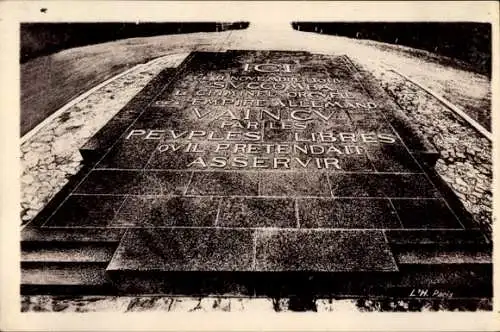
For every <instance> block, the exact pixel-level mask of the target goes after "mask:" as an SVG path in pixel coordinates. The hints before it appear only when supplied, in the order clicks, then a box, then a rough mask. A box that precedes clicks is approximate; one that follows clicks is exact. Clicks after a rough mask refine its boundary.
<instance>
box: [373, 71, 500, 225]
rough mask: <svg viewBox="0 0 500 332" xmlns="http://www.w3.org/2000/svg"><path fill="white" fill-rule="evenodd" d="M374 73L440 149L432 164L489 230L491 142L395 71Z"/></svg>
mask: <svg viewBox="0 0 500 332" xmlns="http://www.w3.org/2000/svg"><path fill="white" fill-rule="evenodd" d="M374 75H375V76H376V77H377V78H378V79H380V81H381V83H382V86H383V87H384V88H385V89H386V90H387V91H388V92H389V93H390V94H391V95H392V96H393V97H394V98H395V99H396V101H397V102H398V104H399V105H400V106H401V107H402V108H403V109H404V111H405V114H406V115H407V116H408V117H409V118H410V120H412V122H413V123H414V124H415V125H416V126H417V127H418V129H419V131H420V132H421V133H422V134H423V135H424V136H425V137H427V139H428V140H429V141H430V142H431V143H432V144H433V145H434V146H435V147H436V149H437V150H438V151H439V153H440V158H439V159H438V161H437V163H436V166H435V169H436V171H437V172H438V174H439V175H440V176H441V177H442V179H443V180H445V181H446V182H447V184H448V185H449V186H450V187H451V188H452V189H453V191H454V192H455V194H456V195H457V196H458V197H459V198H460V200H461V202H462V204H463V205H464V207H465V208H466V209H467V211H468V212H469V213H471V214H472V216H473V217H474V219H475V220H476V222H478V223H479V224H480V225H482V226H483V227H484V228H485V229H489V230H491V222H492V204H493V200H492V191H491V188H492V187H491V185H492V145H491V142H490V141H489V140H488V139H486V138H485V137H483V136H482V135H481V134H480V133H478V132H477V131H476V130H475V129H473V128H472V127H471V126H470V125H469V124H468V123H466V122H465V121H464V120H463V119H461V118H460V117H459V116H458V115H455V113H454V112H453V111H451V110H449V109H448V108H446V107H445V106H444V105H443V104H441V103H440V102H439V101H438V100H436V99H435V98H434V97H432V96H431V95H429V94H428V93H426V92H425V91H423V90H422V89H420V88H419V87H417V86H415V85H414V84H413V83H411V82H408V81H407V80H406V79H404V78H402V77H401V76H399V75H397V74H396V73H393V72H390V71H382V70H380V71H378V72H377V71H375V72H374ZM452 102H453V101H452Z"/></svg>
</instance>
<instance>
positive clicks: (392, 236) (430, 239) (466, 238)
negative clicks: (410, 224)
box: [385, 229, 491, 246]
mask: <svg viewBox="0 0 500 332" xmlns="http://www.w3.org/2000/svg"><path fill="white" fill-rule="evenodd" d="M385 235H386V237H387V241H388V242H389V244H391V245H396V246H422V245H453V246H458V245H459V246H467V245H483V246H488V245H490V244H491V240H490V239H489V238H488V237H487V236H485V234H484V233H483V232H481V231H480V230H428V229H422V230H386V231H385Z"/></svg>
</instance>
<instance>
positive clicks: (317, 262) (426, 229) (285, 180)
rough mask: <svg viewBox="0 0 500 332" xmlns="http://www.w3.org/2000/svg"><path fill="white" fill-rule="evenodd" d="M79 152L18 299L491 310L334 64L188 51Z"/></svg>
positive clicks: (389, 140)
mask: <svg viewBox="0 0 500 332" xmlns="http://www.w3.org/2000/svg"><path fill="white" fill-rule="evenodd" d="M221 96H223V97H224V98H221ZM227 96H231V97H227ZM81 153H82V156H83V158H84V167H83V169H82V170H81V171H80V172H79V173H78V174H77V175H76V176H75V177H74V178H73V179H72V180H71V181H70V183H69V184H68V185H67V186H66V187H65V188H63V190H62V191H61V192H60V193H59V194H58V195H57V196H56V197H55V198H54V199H53V200H52V201H51V202H50V203H49V205H48V206H47V207H46V208H45V209H44V210H43V211H42V212H41V213H40V214H39V215H38V216H37V217H36V218H35V219H34V220H33V221H32V222H31V223H30V224H29V225H27V226H26V227H25V228H24V229H23V231H22V243H21V247H22V262H21V267H22V285H21V292H22V293H23V294H129V295H130V294H175V295H190V296H192V295H213V294H220V295H235V296H236V295H237V296H291V295H294V296H303V297H315V296H320V297H324V296H332V297H359V296H377V297H379V296H388V297H423V298H425V297H448V298H455V297H464V298H470V297H490V296H491V295H492V264H491V241H490V239H489V238H488V236H487V235H486V234H484V233H483V232H482V230H481V229H480V228H479V227H478V226H477V225H476V224H475V223H474V221H473V220H472V218H471V217H470V216H469V215H468V214H467V212H466V211H465V209H464V208H463V206H461V204H460V202H459V200H458V199H457V198H456V197H455V196H454V194H453V193H452V192H451V191H450V190H449V189H448V188H447V186H446V185H445V184H444V183H443V182H442V181H440V179H439V177H438V176H437V175H436V173H435V172H434V170H433V165H434V163H435V161H436V158H437V157H436V152H435V150H434V149H433V148H432V146H431V145H430V144H429V143H428V142H427V141H426V140H424V139H422V137H420V136H419V135H418V134H417V133H416V132H415V130H414V129H413V128H412V126H411V125H410V124H409V121H407V119H406V118H405V116H404V114H403V113H402V111H401V110H400V109H399V107H398V106H397V105H396V104H394V102H392V100H391V99H390V98H389V97H388V96H387V95H386V94H385V93H384V91H383V90H382V89H381V88H380V87H378V86H377V85H376V84H375V83H374V80H373V79H372V78H371V76H370V74H369V73H367V72H365V71H364V70H363V69H362V68H360V67H359V66H357V65H356V64H354V63H353V62H352V61H351V60H350V59H349V58H347V57H345V56H340V57H330V56H325V55H314V54H309V53H307V52H277V51H228V52H224V53H210V52H194V53H192V54H191V55H190V56H189V57H188V58H186V60H184V62H183V63H182V64H181V65H180V66H179V67H178V68H177V69H175V70H172V69H170V70H167V71H165V72H163V73H162V74H160V75H159V76H158V77H157V78H156V79H154V80H153V81H152V82H151V83H150V84H149V85H148V86H147V87H146V88H145V89H144V90H143V91H142V92H141V93H139V94H138V95H137V96H136V97H135V98H134V99H133V100H132V101H131V102H130V103H129V104H128V105H127V106H125V107H124V108H123V109H122V110H121V111H120V112H119V113H118V114H117V115H116V116H115V117H114V118H113V119H112V120H111V121H110V122H108V124H107V125H106V126H105V127H104V128H102V129H101V130H100V131H99V132H98V133H97V134H96V135H95V136H94V137H93V138H92V139H91V140H90V141H89V142H88V143H87V144H86V145H85V146H84V147H82V149H81Z"/></svg>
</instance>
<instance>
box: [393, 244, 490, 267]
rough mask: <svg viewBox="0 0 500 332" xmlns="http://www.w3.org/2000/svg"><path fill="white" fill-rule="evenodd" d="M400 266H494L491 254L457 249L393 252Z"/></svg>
mask: <svg viewBox="0 0 500 332" xmlns="http://www.w3.org/2000/svg"><path fill="white" fill-rule="evenodd" d="M393 253H394V256H395V258H396V262H397V263H398V265H400V264H492V257H491V252H487V251H478V250H464V249H462V248H456V249H445V250H439V249H430V250H429V249H424V248H420V249H416V250H411V249H406V250H404V249H403V250H399V251H397V252H393Z"/></svg>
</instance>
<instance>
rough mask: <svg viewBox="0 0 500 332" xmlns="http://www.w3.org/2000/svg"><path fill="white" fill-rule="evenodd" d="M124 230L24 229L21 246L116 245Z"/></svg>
mask: <svg viewBox="0 0 500 332" xmlns="http://www.w3.org/2000/svg"><path fill="white" fill-rule="evenodd" d="M124 233H125V229H124V228H107V229H106V228H64V227H63V228H57V227H50V228H38V227H26V228H24V229H23V230H22V231H21V246H22V247H23V248H24V247H27V246H30V247H33V246H36V245H40V246H41V247H46V246H47V245H48V244H49V243H53V242H54V243H60V242H62V243H68V242H76V243H81V242H85V243H118V242H119V241H120V239H121V237H122V236H123V234H124Z"/></svg>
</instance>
